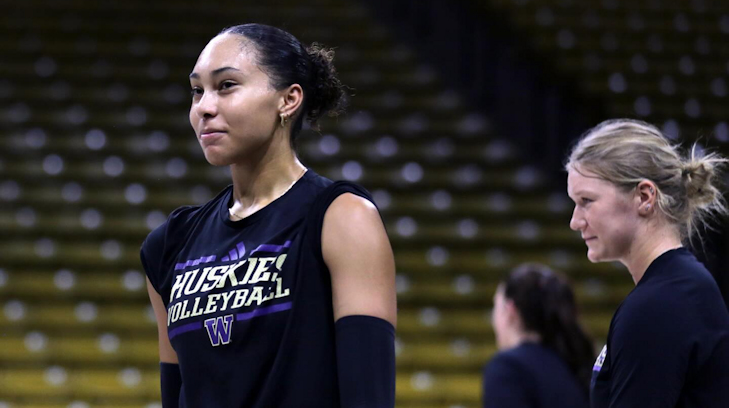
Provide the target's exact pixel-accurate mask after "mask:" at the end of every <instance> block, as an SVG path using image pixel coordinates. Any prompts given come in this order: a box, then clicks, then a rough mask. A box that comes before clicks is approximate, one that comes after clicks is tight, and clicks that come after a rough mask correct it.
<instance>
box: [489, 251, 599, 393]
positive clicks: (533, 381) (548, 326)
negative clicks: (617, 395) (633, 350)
mask: <svg viewBox="0 0 729 408" xmlns="http://www.w3.org/2000/svg"><path fill="white" fill-rule="evenodd" d="M577 317H578V316H577V307H576V304H575V296H574V293H573V291H572V289H571V288H570V286H569V284H568V282H567V280H566V279H565V278H564V277H562V276H561V275H559V274H557V273H555V272H553V271H552V270H551V269H549V268H548V267H546V266H543V265H539V264H524V265H521V266H519V267H517V268H516V269H514V270H513V271H512V272H511V273H510V274H509V275H508V277H507V278H506V279H505V280H504V281H502V282H501V283H500V284H499V285H498V288H497V290H496V294H495V295H494V309H493V316H492V321H493V327H494V333H495V334H496V344H497V346H498V348H499V352H498V353H497V354H496V355H495V356H494V357H493V358H492V359H491V361H490V362H489V363H488V365H486V367H485V369H484V374H483V395H482V398H483V407H484V408H506V407H508V408H538V407H539V408H557V407H561V408H586V407H588V386H589V382H590V371H591V368H592V363H593V361H594V359H595V352H594V349H593V345H592V341H591V340H590V338H589V337H588V336H587V335H586V334H585V332H584V331H583V329H582V327H581V326H580V324H579V321H578V318H577Z"/></svg>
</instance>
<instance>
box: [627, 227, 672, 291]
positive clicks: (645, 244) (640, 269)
mask: <svg viewBox="0 0 729 408" xmlns="http://www.w3.org/2000/svg"><path fill="white" fill-rule="evenodd" d="M681 246H682V244H681V239H680V238H679V235H678V232H677V231H676V229H675V228H673V227H670V226H662V227H660V228H656V229H655V230H653V231H650V232H647V231H644V233H643V234H640V236H639V237H637V239H636V241H635V243H634V244H633V245H632V246H631V249H630V250H629V252H628V254H626V255H625V256H624V257H623V258H622V259H621V260H620V262H621V263H622V264H623V265H625V266H626V267H627V268H628V271H629V272H630V275H631V276H632V277H633V282H634V283H635V284H636V285H637V284H638V282H640V280H641V279H642V278H643V275H645V271H646V270H647V269H648V267H649V266H650V264H651V263H652V262H653V261H655V260H656V258H658V257H659V256H661V255H662V254H664V253H665V252H667V251H670V250H672V249H676V248H680V247H681Z"/></svg>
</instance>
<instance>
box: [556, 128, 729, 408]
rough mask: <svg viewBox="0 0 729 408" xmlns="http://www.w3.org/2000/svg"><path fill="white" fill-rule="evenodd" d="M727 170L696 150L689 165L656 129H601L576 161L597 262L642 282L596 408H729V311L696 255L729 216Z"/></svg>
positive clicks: (578, 207) (575, 225)
mask: <svg viewBox="0 0 729 408" xmlns="http://www.w3.org/2000/svg"><path fill="white" fill-rule="evenodd" d="M725 163H726V159H724V158H722V157H720V156H719V155H717V154H703V153H701V152H700V151H699V149H698V148H697V146H696V145H694V147H693V148H692V149H691V151H690V153H689V155H688V157H685V158H684V157H682V156H681V154H680V153H679V151H678V149H677V147H676V146H673V145H672V144H671V143H670V142H669V141H668V140H667V139H666V137H665V136H664V135H663V134H662V133H661V131H660V130H658V129H657V128H656V127H655V126H652V125H650V124H648V123H645V122H641V121H636V120H630V119H617V120H609V121H605V122H603V123H601V124H599V125H598V126H596V127H595V128H593V129H591V130H590V131H588V132H587V133H586V134H585V135H584V136H583V137H582V138H581V139H580V140H579V142H578V143H577V144H576V146H575V147H574V149H573V150H572V153H571V154H570V156H569V159H568V162H567V164H566V170H567V171H568V179H567V184H568V187H567V191H568V194H569V196H570V198H572V200H573V201H574V202H575V208H574V212H573V215H572V220H571V221H570V227H571V228H572V229H573V230H575V231H579V232H580V234H581V235H582V238H583V239H584V240H585V244H586V245H587V258H588V259H589V260H590V261H592V262H607V261H619V262H620V263H622V264H623V265H625V266H626V267H627V269H628V271H629V272H630V275H631V276H632V278H633V282H634V283H635V288H634V289H633V290H632V291H631V293H630V294H629V295H628V296H627V297H626V298H625V300H623V302H622V303H621V305H620V307H619V308H618V310H617V311H616V312H615V315H614V316H613V319H612V322H611V323H610V330H609V332H608V338H607V344H606V346H605V347H604V348H603V349H602V352H601V353H600V355H599V356H598V358H597V361H596V363H595V366H594V368H593V378H592V383H591V396H590V398H591V405H592V407H593V408H603V407H612V408H628V407H635V408H652V407H656V408H658V407H661V408H674V407H681V408H699V407H701V408H708V407H712V408H720V407H721V408H726V407H729V312H727V309H726V307H725V305H724V302H723V300H722V297H721V293H720V292H719V288H718V286H717V284H716V282H715V280H714V279H713V277H712V276H711V275H710V273H709V272H708V271H707V270H706V268H704V266H703V265H702V264H701V263H700V262H699V261H697V260H696V258H695V257H694V255H693V254H692V253H691V252H690V251H689V250H688V249H686V248H685V247H684V243H685V242H686V241H688V240H689V238H691V236H692V235H696V232H697V230H698V229H699V227H702V226H705V224H706V222H707V221H708V220H709V219H710V218H712V216H714V215H724V214H726V207H725V205H724V202H723V200H722V197H721V192H720V191H719V190H718V188H717V183H718V180H719V177H718V175H719V169H720V167H721V166H722V165H724V164H725Z"/></svg>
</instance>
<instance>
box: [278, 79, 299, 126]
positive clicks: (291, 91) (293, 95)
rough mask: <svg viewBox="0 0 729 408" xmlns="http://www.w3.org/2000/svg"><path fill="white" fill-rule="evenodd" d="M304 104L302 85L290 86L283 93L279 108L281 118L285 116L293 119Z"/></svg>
mask: <svg viewBox="0 0 729 408" xmlns="http://www.w3.org/2000/svg"><path fill="white" fill-rule="evenodd" d="M303 104H304V90H303V89H302V88H301V85H299V84H292V85H289V86H288V87H287V88H286V89H283V90H282V91H281V101H280V102H279V107H278V111H279V116H281V115H283V116H284V117H285V118H287V119H293V118H294V116H296V113H297V111H298V110H299V108H300V107H301V106H302V105H303Z"/></svg>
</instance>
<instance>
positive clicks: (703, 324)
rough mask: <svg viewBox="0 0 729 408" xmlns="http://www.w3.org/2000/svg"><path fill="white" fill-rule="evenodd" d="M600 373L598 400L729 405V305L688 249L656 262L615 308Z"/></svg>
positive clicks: (622, 404) (707, 407)
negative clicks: (725, 303)
mask: <svg viewBox="0 0 729 408" xmlns="http://www.w3.org/2000/svg"><path fill="white" fill-rule="evenodd" d="M592 374H593V375H592V384H591V396H590V399H591V401H592V407H593V408H606V407H611V408H618V407H619V408H627V407H635V408H654V407H655V408H659V407H660V408H675V407H678V408H727V407H729V312H727V309H726V307H725V306H724V302H723V300H722V297H721V294H720V292H719V287H718V286H717V284H716V282H715V281H714V279H713V278H712V276H711V275H710V274H709V272H708V271H707V270H706V269H705V268H704V266H703V265H701V264H700V263H699V262H698V261H697V260H696V258H695V257H694V256H693V254H691V253H690V252H689V251H688V250H687V249H685V248H679V249H675V250H671V251H668V252H666V253H664V254H662V255H661V256H659V257H658V258H656V259H655V260H654V261H653V263H651V265H650V266H649V267H648V269H647V270H646V271H645V274H644V275H643V278H642V279H641V280H640V281H639V282H638V284H637V285H636V287H635V288H634V289H633V291H632V292H631V293H630V294H629V295H628V296H627V297H626V298H625V300H624V301H623V302H622V304H621V305H620V307H619V308H618V310H617V311H616V312H615V316H613V320H612V322H611V323H610V331H609V332H608V339H607V345H606V346H605V347H604V348H603V350H602V352H601V353H600V355H599V356H598V358H597V361H596V362H595V366H594V368H593V373H592Z"/></svg>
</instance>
